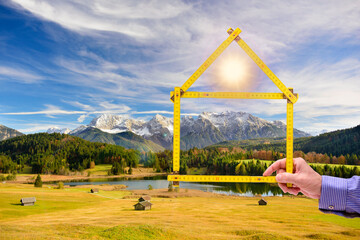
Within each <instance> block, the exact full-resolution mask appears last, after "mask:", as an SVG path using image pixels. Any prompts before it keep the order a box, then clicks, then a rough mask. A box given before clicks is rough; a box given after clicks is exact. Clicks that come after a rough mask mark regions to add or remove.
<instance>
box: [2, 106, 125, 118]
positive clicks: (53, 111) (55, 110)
mask: <svg viewBox="0 0 360 240" xmlns="http://www.w3.org/2000/svg"><path fill="white" fill-rule="evenodd" d="M45 107H46V109H44V110H41V111H29V112H7V113H0V115H46V116H48V117H53V116H54V115H75V114H86V115H89V114H104V113H113V114H116V113H127V112H128V111H130V110H131V108H130V107H128V106H126V105H124V104H119V105H118V106H117V107H116V108H112V109H105V110H93V111H77V110H64V109H61V108H59V107H57V106H54V105H51V104H45ZM80 119H81V118H80Z"/></svg>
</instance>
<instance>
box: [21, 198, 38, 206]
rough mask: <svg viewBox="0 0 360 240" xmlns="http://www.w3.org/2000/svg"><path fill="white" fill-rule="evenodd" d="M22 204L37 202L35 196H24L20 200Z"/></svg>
mask: <svg viewBox="0 0 360 240" xmlns="http://www.w3.org/2000/svg"><path fill="white" fill-rule="evenodd" d="M20 202H21V205H22V206H33V205H34V204H35V202H36V198H35V197H28V198H22V199H21V200H20Z"/></svg>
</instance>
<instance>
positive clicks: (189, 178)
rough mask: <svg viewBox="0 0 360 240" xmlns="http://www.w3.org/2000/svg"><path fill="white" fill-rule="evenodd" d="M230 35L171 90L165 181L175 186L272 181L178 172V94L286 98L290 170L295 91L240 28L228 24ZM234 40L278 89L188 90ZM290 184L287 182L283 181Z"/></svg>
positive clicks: (289, 168)
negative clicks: (168, 167) (169, 146)
mask: <svg viewBox="0 0 360 240" xmlns="http://www.w3.org/2000/svg"><path fill="white" fill-rule="evenodd" d="M227 32H228V34H229V35H230V36H229V37H228V38H227V39H226V40H225V41H224V42H223V43H222V44H221V45H220V46H219V47H218V48H217V49H216V50H215V52H214V53H213V54H212V55H211V56H210V57H209V58H208V59H207V60H206V61H205V62H204V63H203V64H202V65H201V66H200V67H199V68H198V69H197V70H196V71H195V73H194V74H193V75H192V76H191V77H190V78H189V79H188V80H187V81H186V82H185V83H184V84H183V85H182V86H181V88H180V87H175V91H173V92H171V98H170V99H171V101H172V102H173V103H174V140H173V174H171V175H168V181H173V185H174V186H175V187H179V182H181V181H183V182H256V183H259V182H260V183H275V182H276V180H275V177H274V176H269V177H263V176H238V175H236V176H229V175H222V176H221V175H179V170H180V99H181V98H236V99H287V111H286V119H287V121H286V172H289V173H293V104H294V103H295V102H296V101H297V99H298V95H297V94H294V93H293V90H292V88H287V87H286V86H285V85H284V84H283V83H282V82H281V81H280V80H279V78H277V77H276V76H275V74H274V73H273V72H272V71H271V70H270V69H269V68H268V67H267V66H266V65H265V63H264V62H263V61H262V60H261V59H260V58H259V57H258V56H257V55H256V54H255V52H254V51H253V50H251V48H250V47H249V46H248V45H247V44H246V43H245V42H244V40H243V39H241V38H240V37H239V34H240V32H241V30H240V29H239V28H237V29H235V31H234V30H233V29H232V28H230V29H229V30H228V31H227ZM233 40H235V42H237V44H238V45H239V46H240V47H241V48H242V49H243V50H244V51H245V52H246V54H247V55H249V57H250V58H251V59H252V60H253V61H254V62H255V63H256V64H257V65H258V66H259V67H260V69H261V70H262V71H263V72H264V73H265V74H266V75H267V76H268V77H269V78H270V79H271V80H272V81H273V82H274V84H275V85H276V86H277V87H278V88H279V89H280V91H281V92H282V93H256V92H255V93H253V92H190V91H187V90H188V89H189V88H190V87H191V85H192V84H193V83H194V82H195V81H196V80H197V79H198V78H199V77H200V76H201V75H202V74H203V73H204V72H205V70H206V69H207V68H208V67H209V66H210V65H211V64H212V63H213V62H214V61H215V59H216V58H217V57H218V56H220V54H221V53H222V52H223V51H224V50H225V49H226V48H227V47H228V46H229V45H230V43H231V42H232V41H233ZM287 185H288V187H291V184H289V183H288V184H287Z"/></svg>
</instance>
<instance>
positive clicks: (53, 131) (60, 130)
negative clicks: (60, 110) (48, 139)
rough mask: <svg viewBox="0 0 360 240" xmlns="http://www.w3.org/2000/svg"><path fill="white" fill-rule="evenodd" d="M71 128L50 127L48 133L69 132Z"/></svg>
mask: <svg viewBox="0 0 360 240" xmlns="http://www.w3.org/2000/svg"><path fill="white" fill-rule="evenodd" d="M70 132H71V130H70V129H69V128H58V127H52V128H49V129H48V130H47V131H46V133H49V134H50V133H61V134H69V133H70Z"/></svg>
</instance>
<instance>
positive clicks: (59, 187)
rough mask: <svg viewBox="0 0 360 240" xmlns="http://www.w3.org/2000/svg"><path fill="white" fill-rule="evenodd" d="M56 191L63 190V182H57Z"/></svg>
mask: <svg viewBox="0 0 360 240" xmlns="http://www.w3.org/2000/svg"><path fill="white" fill-rule="evenodd" d="M56 189H64V183H63V182H58V185H57V187H56Z"/></svg>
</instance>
